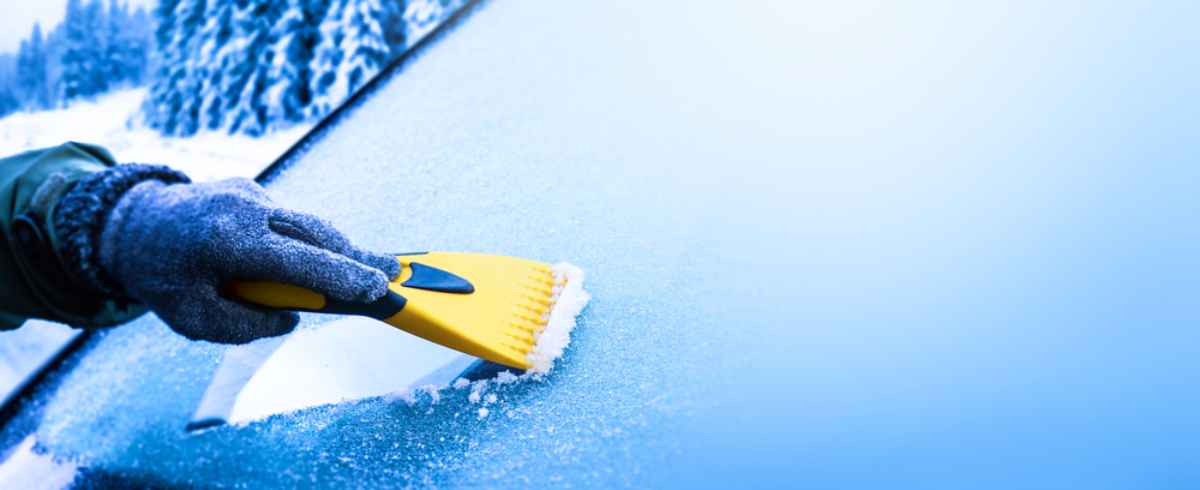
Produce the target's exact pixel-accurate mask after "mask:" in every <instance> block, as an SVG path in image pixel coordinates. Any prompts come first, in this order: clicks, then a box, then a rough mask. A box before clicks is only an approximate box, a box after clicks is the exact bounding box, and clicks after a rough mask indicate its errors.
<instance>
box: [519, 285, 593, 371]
mask: <svg viewBox="0 0 1200 490" xmlns="http://www.w3.org/2000/svg"><path fill="white" fill-rule="evenodd" d="M553 270H554V281H555V282H556V283H557V282H559V281H560V280H562V279H563V278H565V279H566V280H567V282H566V284H565V285H564V286H561V287H559V286H555V288H554V295H555V297H554V308H552V309H551V310H550V319H549V321H548V322H547V323H546V329H545V330H542V333H541V334H539V335H538V339H537V345H534V346H533V350H532V351H530V352H529V355H528V356H527V358H528V359H529V363H530V364H532V365H533V368H531V369H530V370H529V371H530V372H531V373H535V374H545V373H547V372H550V369H551V368H553V367H554V360H555V359H558V358H559V357H561V356H562V353H563V350H564V349H566V348H567V345H569V344H570V343H571V330H574V329H575V318H576V317H578V316H579V314H580V313H581V312H583V307H585V306H587V304H588V301H589V300H590V299H591V296H590V295H589V294H588V293H587V291H584V290H583V277H584V274H583V269H580V268H579V267H576V266H575V265H573V264H569V263H567V262H559V263H557V264H554V267H553Z"/></svg>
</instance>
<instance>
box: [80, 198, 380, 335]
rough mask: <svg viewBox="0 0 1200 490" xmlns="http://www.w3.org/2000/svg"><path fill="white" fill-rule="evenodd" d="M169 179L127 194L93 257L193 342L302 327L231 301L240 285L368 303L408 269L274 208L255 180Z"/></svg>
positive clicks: (107, 277) (123, 288)
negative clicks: (280, 286) (226, 290)
mask: <svg viewBox="0 0 1200 490" xmlns="http://www.w3.org/2000/svg"><path fill="white" fill-rule="evenodd" d="M170 180H171V179H149V180H142V181H140V182H139V183H136V185H133V186H132V187H131V188H129V189H128V190H127V191H125V192H124V193H122V194H121V195H120V198H119V200H117V202H116V203H115V205H114V206H113V207H112V208H111V211H110V212H109V213H108V215H107V219H106V220H105V221H104V225H103V228H102V229H101V230H100V233H99V236H98V237H97V238H98V241H97V244H98V246H97V247H96V248H97V250H95V254H94V255H95V259H96V262H97V263H98V265H99V266H100V268H101V269H102V274H100V275H101V276H102V277H98V278H97V279H98V280H99V282H100V283H102V284H103V283H104V282H108V283H110V286H115V287H119V289H120V291H119V293H123V294H124V295H127V296H128V297H130V298H133V299H135V300H137V301H139V302H141V303H143V304H145V305H147V306H148V307H149V308H150V309H151V310H153V311H154V312H155V313H157V314H158V316H159V317H160V318H162V320H163V321H165V322H166V323H167V324H168V325H170V327H171V328H172V329H173V330H175V331H176V332H178V333H180V334H182V335H184V336H185V337H187V338H190V339H193V340H208V341H212V342H220V343H244V342H249V341H251V340H254V339H258V338H261V337H269V336H275V335H281V334H285V333H288V332H290V331H291V330H292V329H293V328H295V326H296V323H297V321H298V316H297V315H296V314H295V313H292V312H287V311H275V310H266V309H261V308H257V307H253V306H248V305H246V304H244V303H241V302H238V301H234V300H230V299H228V298H226V297H224V296H223V295H222V293H221V291H222V287H223V286H224V285H225V284H226V283H228V282H229V281H231V280H234V279H240V280H268V281H275V282H282V283H288V284H294V285H297V286H303V287H306V288H309V289H311V290H314V291H317V292H320V293H322V294H325V295H326V296H328V297H331V298H335V299H339V300H344V301H355V302H369V301H372V300H374V299H377V298H379V297H381V296H383V295H384V294H385V293H386V292H387V285H388V280H389V279H390V278H393V277H395V276H396V275H398V274H399V273H400V266H399V263H398V262H397V261H396V259H395V257H391V256H386V255H380V254H374V253H371V252H367V251H364V250H361V249H359V248H357V247H355V246H353V245H352V244H351V243H350V241H349V240H347V239H346V237H345V236H343V235H342V234H341V233H339V232H338V231H337V230H335V229H334V228H333V227H332V226H331V225H330V224H329V223H327V222H325V221H322V220H321V219H319V218H316V217H314V216H311V215H308V214H304V213H298V212H295V211H289V210H286V209H279V208H276V207H273V206H272V205H271V202H270V199H269V198H268V197H267V194H266V192H265V191H264V190H263V188H262V187H260V186H259V185H258V184H256V183H254V182H253V181H251V180H248V179H230V180H224V181H220V182H212V183H200V184H192V183H186V181H185V182H174V183H170Z"/></svg>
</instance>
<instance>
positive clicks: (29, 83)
mask: <svg viewBox="0 0 1200 490" xmlns="http://www.w3.org/2000/svg"><path fill="white" fill-rule="evenodd" d="M47 61H48V60H47V59H46V47H45V41H44V40H43V39H42V26H41V24H39V23H36V22H35V23H34V24H33V33H32V34H30V35H29V39H28V40H25V41H21V49H20V50H19V51H18V52H17V85H18V89H19V90H20V98H21V99H22V100H23V101H24V103H23V104H22V105H24V106H25V107H27V108H31V109H46V108H49V106H50V87H49V81H48V80H47V76H46V62H47Z"/></svg>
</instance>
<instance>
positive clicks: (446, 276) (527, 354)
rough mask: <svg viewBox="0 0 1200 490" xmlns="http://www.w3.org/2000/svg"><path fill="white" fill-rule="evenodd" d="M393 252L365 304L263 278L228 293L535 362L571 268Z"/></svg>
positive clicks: (526, 365)
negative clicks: (378, 294) (392, 271)
mask: <svg viewBox="0 0 1200 490" xmlns="http://www.w3.org/2000/svg"><path fill="white" fill-rule="evenodd" d="M396 259H397V260H398V261H400V264H401V272H400V275H399V276H398V277H397V278H396V279H395V280H393V281H392V282H391V283H390V284H389V285H388V292H387V294H386V295H384V296H383V297H382V298H380V299H378V300H376V301H374V302H371V303H350V302H344V301H338V300H334V299H331V298H326V297H325V296H323V295H321V294H319V293H316V292H314V291H311V290H308V289H304V288H301V287H298V286H293V285H289V284H280V283H270V282H235V283H232V284H230V285H229V291H228V292H229V293H231V294H233V295H234V296H236V297H238V298H240V299H243V300H245V301H247V302H250V303H253V304H257V305H260V306H267V307H271V308H284V309H289V310H297V311H311V312H322V313H340V314H349V315H362V316H369V317H372V318H375V319H378V320H382V321H384V322H386V323H387V324H389V325H392V326H394V327H396V328H399V329H401V330H404V331H406V332H409V333H411V334H413V335H416V336H418V337H421V338H424V339H426V340H429V341H432V342H436V343H438V344H441V345H444V346H446V347H449V348H451V349H454V350H457V351H459V352H463V353H466V354H470V355H472V356H475V357H479V358H482V359H486V360H489V361H492V362H494V363H497V364H503V365H505V366H509V367H513V368H517V369H522V370H524V369H530V368H534V367H535V364H536V363H538V362H539V361H538V353H537V352H535V346H536V345H537V342H538V336H539V334H541V333H542V330H543V329H545V328H546V325H547V324H548V323H549V322H550V320H551V318H552V316H553V313H554V306H555V303H556V302H557V301H558V299H559V295H560V294H562V293H563V291H565V290H566V287H567V285H568V281H570V280H571V279H572V278H571V276H572V275H573V274H571V273H570V270H568V269H565V268H563V267H559V268H558V269H557V270H556V268H555V267H554V266H551V265H550V264H547V263H543V262H538V261H534V260H528V259H522V258H516V257H506V256H500V255H488V254H478V253H456V252H424V253H417V254H405V255H398V256H397V257H396ZM571 269H574V268H573V267H571ZM574 270H578V269H574ZM576 279H577V280H580V281H581V280H582V278H576Z"/></svg>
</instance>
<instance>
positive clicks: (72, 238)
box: [52, 164, 191, 298]
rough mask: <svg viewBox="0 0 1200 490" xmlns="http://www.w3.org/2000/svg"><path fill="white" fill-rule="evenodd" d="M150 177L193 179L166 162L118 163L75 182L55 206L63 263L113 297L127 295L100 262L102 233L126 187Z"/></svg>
mask: <svg viewBox="0 0 1200 490" xmlns="http://www.w3.org/2000/svg"><path fill="white" fill-rule="evenodd" d="M147 180H158V181H162V182H164V183H167V184H180V183H182V184H186V183H190V182H191V179H188V177H187V175H185V174H183V173H182V172H180V171H178V170H174V169H172V168H170V167H166V166H163V165H140V164H126V165H117V166H115V167H111V168H109V169H106V170H103V171H100V172H96V173H94V174H92V175H89V176H87V177H84V178H83V179H81V180H79V181H78V182H76V183H75V185H74V186H73V187H72V188H71V189H70V190H69V191H67V193H66V195H64V196H63V198H62V200H60V201H59V203H58V206H57V207H55V210H54V218H53V220H52V223H53V227H54V232H55V234H56V235H57V236H58V247H59V250H58V254H59V257H60V258H61V260H62V263H63V265H64V266H65V267H66V269H67V271H68V272H70V273H72V274H73V275H75V277H76V278H78V279H79V280H80V281H81V282H82V283H83V284H84V285H86V286H89V287H91V288H92V289H95V290H96V291H99V292H101V293H103V294H105V295H108V296H110V297H116V298H123V297H125V296H126V295H125V293H124V288H122V287H121V285H120V284H118V283H117V282H116V281H115V280H113V278H112V277H111V276H110V275H109V274H108V273H107V272H106V271H105V270H104V268H103V267H101V266H100V261H99V255H100V233H101V232H102V231H104V225H105V224H106V222H107V221H108V215H109V212H110V211H112V209H113V207H114V206H116V204H117V201H119V200H120V199H121V196H123V195H124V194H125V191H128V190H129V189H131V188H133V186H135V185H137V184H139V183H142V182H145V181H147Z"/></svg>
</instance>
